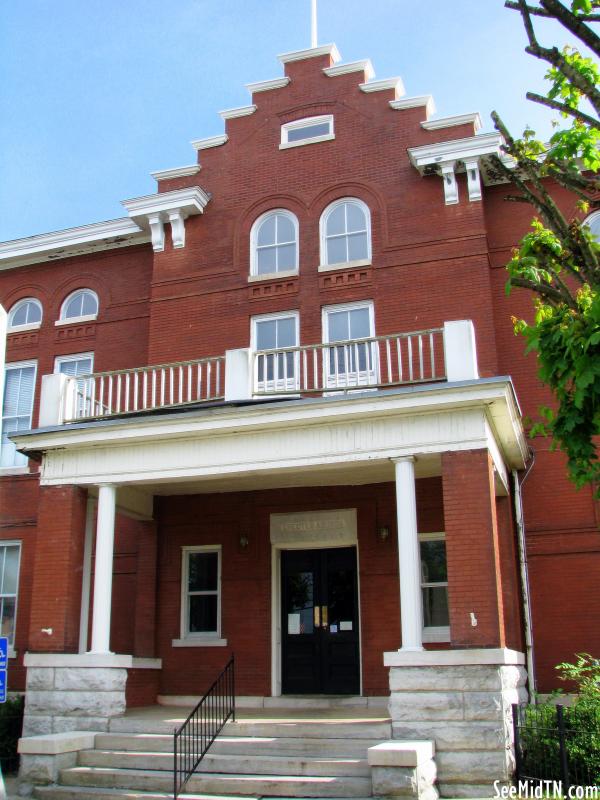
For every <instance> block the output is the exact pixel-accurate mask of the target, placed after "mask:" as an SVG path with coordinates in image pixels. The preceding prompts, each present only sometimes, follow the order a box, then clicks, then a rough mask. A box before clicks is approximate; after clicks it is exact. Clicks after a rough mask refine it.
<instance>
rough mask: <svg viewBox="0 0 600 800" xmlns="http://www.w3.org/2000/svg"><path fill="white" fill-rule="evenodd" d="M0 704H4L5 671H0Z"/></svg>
mask: <svg viewBox="0 0 600 800" xmlns="http://www.w3.org/2000/svg"><path fill="white" fill-rule="evenodd" d="M0 703H6V670H5V669H0Z"/></svg>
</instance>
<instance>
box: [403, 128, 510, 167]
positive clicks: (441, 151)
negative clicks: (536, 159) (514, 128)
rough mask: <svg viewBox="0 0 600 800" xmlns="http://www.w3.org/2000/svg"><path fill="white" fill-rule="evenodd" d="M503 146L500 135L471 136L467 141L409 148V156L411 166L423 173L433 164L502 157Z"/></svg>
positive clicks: (454, 140) (457, 140)
mask: <svg viewBox="0 0 600 800" xmlns="http://www.w3.org/2000/svg"><path fill="white" fill-rule="evenodd" d="M501 144H502V137H501V136H500V134H499V133H484V134H481V135H479V136H470V137H468V138H467V139H451V140H450V141H447V142H436V143H435V144H426V145H422V146H421V147H409V148H408V156H409V158H410V161H411V164H412V165H413V166H414V167H416V168H417V169H418V170H419V171H420V172H422V171H423V169H425V168H426V167H429V166H431V165H433V164H440V163H443V162H449V161H464V160H465V159H466V160H473V159H477V158H481V157H482V156H489V155H500V154H501V153H500V146H501Z"/></svg>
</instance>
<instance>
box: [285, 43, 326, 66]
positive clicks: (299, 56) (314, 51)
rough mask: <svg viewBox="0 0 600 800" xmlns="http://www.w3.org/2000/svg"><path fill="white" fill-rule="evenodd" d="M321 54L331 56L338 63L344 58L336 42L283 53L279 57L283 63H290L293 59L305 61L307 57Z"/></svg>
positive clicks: (315, 56) (316, 56)
mask: <svg viewBox="0 0 600 800" xmlns="http://www.w3.org/2000/svg"><path fill="white" fill-rule="evenodd" d="M319 56H331V59H332V61H333V62H334V63H336V64H337V63H338V61H341V60H342V57H341V55H340V51H339V50H338V49H337V45H335V44H322V45H320V46H319V47H310V48H308V49H307V50H294V51H292V52H290V53H281V54H280V55H278V56H277V58H278V59H279V61H281V63H282V64H289V63H290V62H291V61H304V59H305V58H318V57H319Z"/></svg>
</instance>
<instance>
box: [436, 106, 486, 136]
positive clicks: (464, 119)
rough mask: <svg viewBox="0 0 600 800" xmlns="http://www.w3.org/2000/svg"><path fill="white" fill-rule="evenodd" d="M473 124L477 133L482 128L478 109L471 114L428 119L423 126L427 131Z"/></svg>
mask: <svg viewBox="0 0 600 800" xmlns="http://www.w3.org/2000/svg"><path fill="white" fill-rule="evenodd" d="M469 124H472V125H473V127H474V128H475V133H477V131H479V130H481V127H482V122H481V117H480V116H479V112H478V111H473V112H471V113H469V114H457V115H456V116H452V117H440V118H439V119H434V120H427V121H426V122H422V123H421V127H422V128H425V130H426V131H438V130H442V129H443V128H453V127H455V126H456V125H469Z"/></svg>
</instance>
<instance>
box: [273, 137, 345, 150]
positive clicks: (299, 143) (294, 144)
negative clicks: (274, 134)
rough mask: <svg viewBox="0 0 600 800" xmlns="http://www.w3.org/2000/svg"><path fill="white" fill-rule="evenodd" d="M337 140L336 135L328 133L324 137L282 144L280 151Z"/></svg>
mask: <svg viewBox="0 0 600 800" xmlns="http://www.w3.org/2000/svg"><path fill="white" fill-rule="evenodd" d="M333 139H335V133H326V134H324V135H323V136H313V137H312V138H311V139H299V140H298V141H297V142H282V143H281V144H280V145H279V149H280V150H290V149H291V148H292V147H304V145H306V144H318V143H319V142H331V141H332V140H333Z"/></svg>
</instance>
